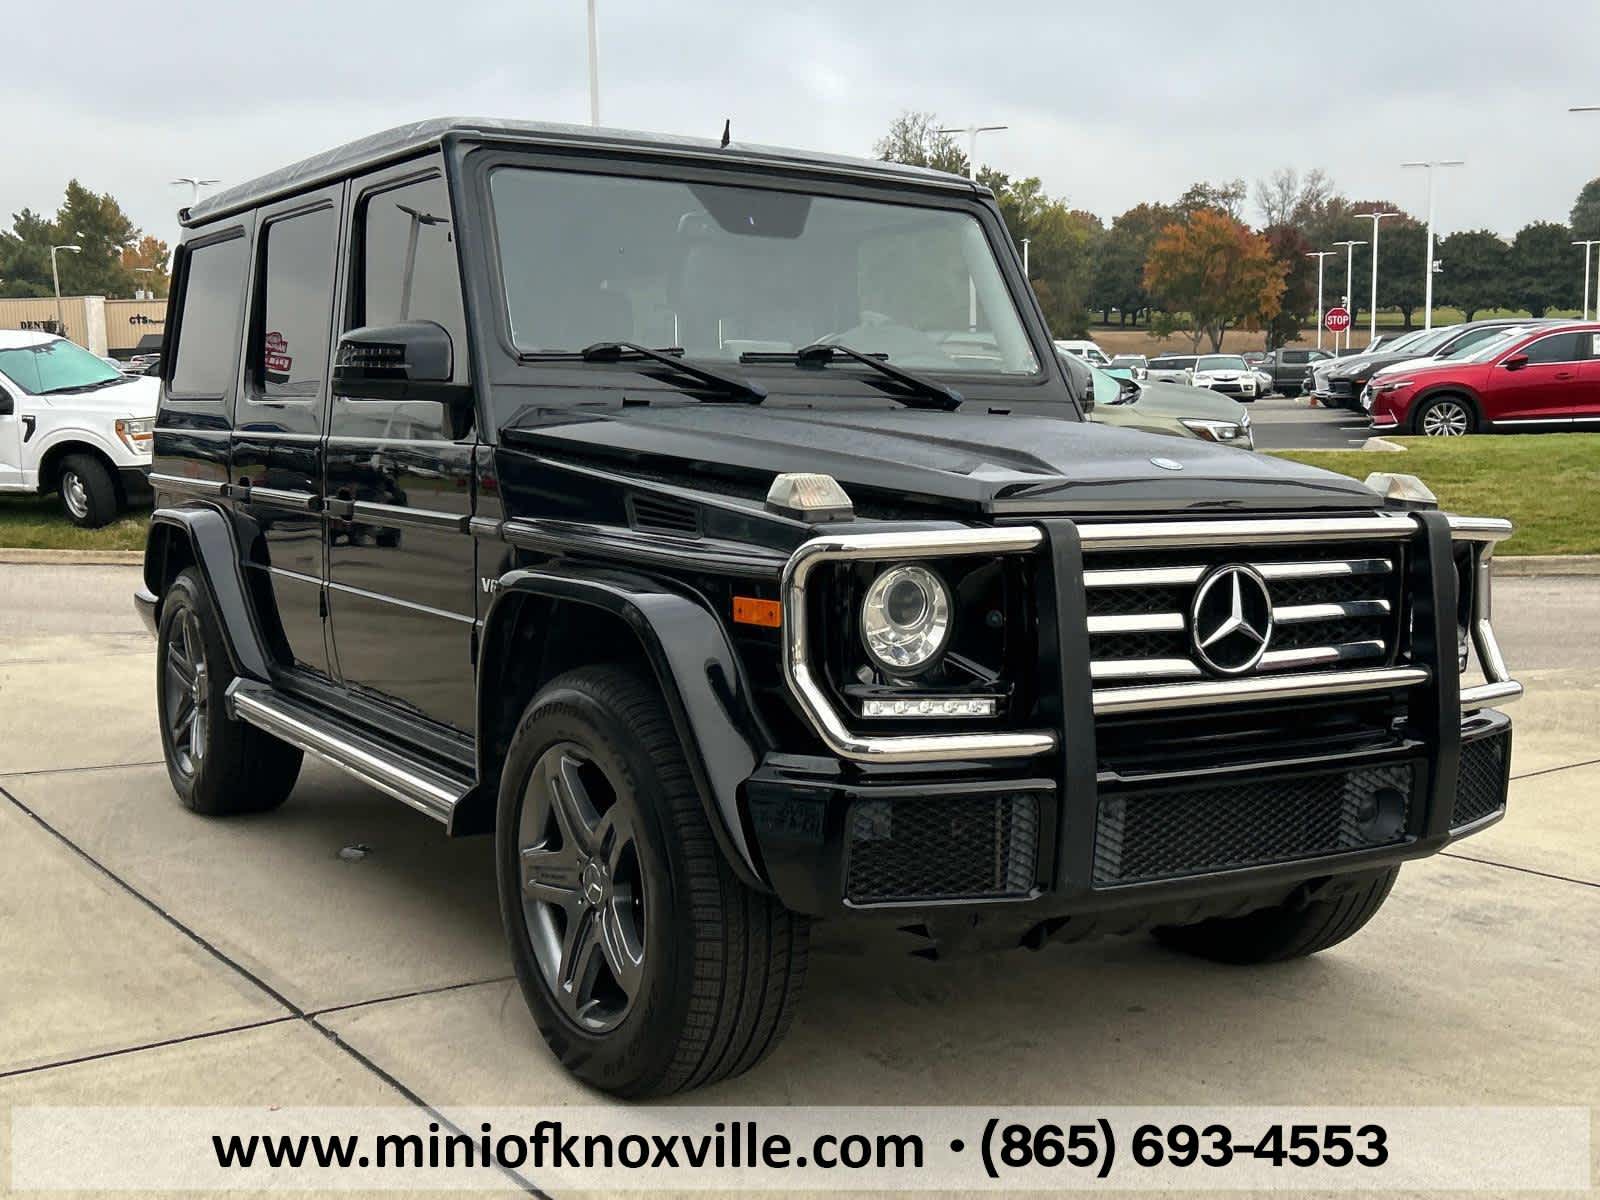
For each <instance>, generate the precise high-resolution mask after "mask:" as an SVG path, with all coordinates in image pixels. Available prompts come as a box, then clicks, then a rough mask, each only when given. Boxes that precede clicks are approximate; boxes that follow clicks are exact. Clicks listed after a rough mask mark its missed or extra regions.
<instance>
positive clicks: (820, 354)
mask: <svg viewBox="0 0 1600 1200" xmlns="http://www.w3.org/2000/svg"><path fill="white" fill-rule="evenodd" d="M835 355H841V356H843V357H844V358H849V359H853V360H854V361H856V362H858V363H861V364H862V365H863V366H867V367H871V368H872V369H873V370H874V371H876V372H878V374H880V375H884V376H887V377H888V378H890V379H892V380H894V381H895V382H896V383H900V384H904V385H905V386H906V387H908V388H910V389H911V395H909V396H895V397H894V399H896V400H898V401H900V403H901V404H904V405H905V406H906V407H907V408H936V409H939V410H940V411H941V412H954V411H955V410H956V409H958V408H960V407H961V401H962V396H961V393H960V392H958V391H956V390H955V388H953V387H946V386H945V385H944V384H942V383H937V382H935V381H934V380H932V379H928V378H926V377H925V376H922V375H913V374H912V373H911V372H910V371H907V370H903V369H902V368H900V367H895V366H891V365H890V364H889V363H887V362H885V361H884V360H883V359H882V358H879V357H877V356H875V355H871V354H863V353H862V352H861V351H859V350H852V349H851V348H850V347H849V346H841V345H839V343H837V342H813V343H811V345H809V346H801V347H800V349H798V350H796V351H795V352H794V353H793V354H774V353H750V354H741V355H740V356H739V361H740V362H763V361H765V362H782V361H786V360H788V359H793V360H794V362H795V364H796V365H797V366H802V367H825V366H827V365H828V364H829V363H830V362H832V361H833V359H834V356H835Z"/></svg>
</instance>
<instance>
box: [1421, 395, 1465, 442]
mask: <svg viewBox="0 0 1600 1200" xmlns="http://www.w3.org/2000/svg"><path fill="white" fill-rule="evenodd" d="M1471 427H1472V414H1471V413H1469V412H1467V410H1466V408H1465V406H1463V405H1461V404H1459V403H1457V402H1456V401H1454V400H1440V401H1438V402H1436V403H1435V404H1434V405H1433V407H1432V408H1430V409H1428V411H1427V412H1425V413H1423V414H1422V432H1423V434H1424V435H1425V436H1427V437H1465V436H1466V433H1467V430H1468V429H1470V428H1471Z"/></svg>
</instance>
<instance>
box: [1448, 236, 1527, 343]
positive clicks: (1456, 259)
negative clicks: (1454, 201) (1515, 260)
mask: <svg viewBox="0 0 1600 1200" xmlns="http://www.w3.org/2000/svg"><path fill="white" fill-rule="evenodd" d="M1439 259H1440V262H1441V263H1442V264H1443V271H1442V272H1441V274H1440V275H1439V278H1438V281H1437V282H1436V283H1435V284H1434V289H1433V290H1434V295H1435V296H1437V297H1438V298H1439V299H1440V300H1441V301H1443V302H1444V303H1445V304H1453V305H1455V306H1456V307H1457V308H1459V309H1460V310H1461V312H1462V314H1463V315H1464V316H1465V317H1466V319H1467V320H1469V321H1470V320H1472V318H1473V317H1474V316H1475V315H1476V314H1477V313H1479V312H1482V311H1483V310H1485V309H1490V308H1499V307H1501V306H1502V305H1504V304H1505V302H1506V300H1507V299H1508V298H1509V293H1510V291H1511V248H1510V247H1509V246H1507V245H1506V244H1505V243H1504V242H1503V241H1501V240H1500V238H1499V237H1498V236H1496V235H1495V234H1493V233H1491V232H1490V231H1489V230H1487V229H1464V230H1462V231H1460V232H1459V233H1452V234H1451V235H1450V236H1449V237H1447V238H1445V239H1444V241H1442V242H1440V243H1439Z"/></svg>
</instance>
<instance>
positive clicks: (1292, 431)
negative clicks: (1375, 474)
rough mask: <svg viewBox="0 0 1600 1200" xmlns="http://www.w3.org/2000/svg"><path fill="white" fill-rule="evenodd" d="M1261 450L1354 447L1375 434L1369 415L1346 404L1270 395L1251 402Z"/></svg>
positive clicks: (1252, 421)
mask: <svg viewBox="0 0 1600 1200" xmlns="http://www.w3.org/2000/svg"><path fill="white" fill-rule="evenodd" d="M1250 423H1251V425H1252V427H1253V428H1254V429H1255V433H1256V449H1257V450H1352V449H1354V448H1356V447H1357V446H1360V445H1361V443H1362V442H1364V441H1366V440H1367V439H1368V438H1369V437H1371V436H1372V430H1371V428H1370V424H1369V422H1368V421H1367V418H1366V417H1365V416H1363V415H1361V414H1360V413H1353V412H1351V411H1349V410H1348V409H1343V408H1311V407H1309V406H1308V405H1307V403H1306V401H1304V400H1300V399H1290V398H1289V397H1287V396H1269V397H1267V398H1266V399H1263V400H1257V401H1256V402H1255V403H1254V404H1252V405H1250Z"/></svg>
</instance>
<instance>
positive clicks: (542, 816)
mask: <svg viewBox="0 0 1600 1200" xmlns="http://www.w3.org/2000/svg"><path fill="white" fill-rule="evenodd" d="M517 860H518V865H519V870H520V873H521V881H522V906H523V917H524V919H525V922H526V926H527V932H528V938H529V941H530V942H531V944H532V948H533V956H534V959H535V961H536V962H537V963H538V965H539V971H540V973H541V974H542V975H543V976H544V980H545V983H546V984H547V985H548V986H549V988H550V992H551V994H552V995H553V996H554V997H555V1001H556V1004H557V1005H558V1006H559V1007H560V1008H561V1010H562V1011H563V1012H564V1013H565V1014H566V1015H567V1017H568V1018H570V1019H571V1020H572V1021H574V1022H575V1023H576V1024H578V1025H579V1026H580V1027H582V1028H583V1029H586V1030H588V1031H589V1032H591V1033H606V1032H608V1031H610V1030H612V1029H615V1028H616V1027H617V1026H618V1025H620V1024H621V1023H622V1021H623V1019H624V1018H625V1017H626V1016H627V1015H628V1013H629V1011H630V1010H631V1009H632V1007H633V1004H634V1001H635V1000H636V999H637V998H638V996H639V993H640V990H641V985H642V983H643V979H644V954H645V951H644V946H645V941H644V937H645V919H646V911H647V899H648V897H647V895H646V890H645V885H644V872H643V869H642V866H641V864H640V855H639V845H638V840H637V835H636V831H635V827H634V816H633V811H632V806H631V805H630V804H629V803H628V802H627V801H626V800H625V799H624V798H623V797H622V796H621V794H620V793H619V791H618V789H617V788H616V786H615V785H614V784H613V783H612V781H611V780H610V779H609V778H608V777H607V775H606V773H605V771H604V770H603V769H601V767H600V765H599V764H598V763H596V762H595V761H594V759H593V758H592V757H590V756H589V754H588V753H587V752H585V751H584V750H583V748H582V747H580V746H578V745H576V744H575V743H572V742H562V743H559V744H558V745H555V746H552V747H550V748H549V749H548V750H546V751H545V752H544V753H543V754H542V755H540V757H539V760H538V761H537V762H536V763H534V765H533V771H532V773H531V774H530V775H529V776H528V782H527V784H526V786H525V787H524V789H523V796H522V815H521V819H520V822H519V825H518V834H517Z"/></svg>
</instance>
